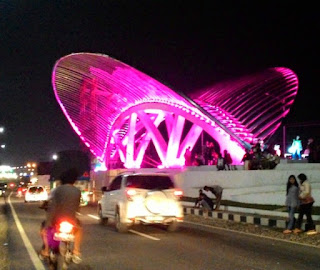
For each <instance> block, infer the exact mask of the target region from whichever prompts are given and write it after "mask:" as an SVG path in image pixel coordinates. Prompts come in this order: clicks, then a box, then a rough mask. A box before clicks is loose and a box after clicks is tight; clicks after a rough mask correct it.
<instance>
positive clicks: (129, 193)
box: [126, 188, 137, 200]
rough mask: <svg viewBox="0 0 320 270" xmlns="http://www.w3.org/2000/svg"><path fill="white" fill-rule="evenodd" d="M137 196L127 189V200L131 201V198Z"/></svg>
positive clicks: (134, 191)
mask: <svg viewBox="0 0 320 270" xmlns="http://www.w3.org/2000/svg"><path fill="white" fill-rule="evenodd" d="M136 194H137V191H136V190H135V189H133V188H130V189H127V191H126V195H127V198H128V200H132V197H133V196H134V195H136Z"/></svg>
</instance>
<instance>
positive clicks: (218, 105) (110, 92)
mask: <svg viewBox="0 0 320 270" xmlns="http://www.w3.org/2000/svg"><path fill="white" fill-rule="evenodd" d="M52 84H53V88H54V92H55V96H56V99H57V101H58V102H59V104H60V106H61V108H62V110H63V112H64V114H65V116H66V117H67V119H68V121H69V122H70V124H71V125H72V127H73V128H74V130H75V132H76V133H77V134H78V135H79V136H80V138H81V139H82V140H83V142H84V143H85V144H86V146H87V147H88V148H89V149H90V151H91V152H92V153H93V154H94V155H95V156H96V157H97V158H98V159H99V160H100V161H101V162H103V163H104V164H105V165H106V167H109V168H111V167H114V164H115V163H117V162H118V164H119V163H122V164H123V165H124V166H125V167H126V168H140V167H141V164H142V162H143V160H144V159H146V158H147V157H148V153H149V152H152V151H148V147H149V150H150V147H152V149H153V152H154V153H156V154H157V156H158V157H157V160H159V164H158V165H159V166H162V167H167V168H169V167H179V166H182V165H184V153H185V151H186V149H187V147H188V146H190V147H191V149H193V148H194V147H195V145H196V143H197V141H198V140H199V138H200V135H201V133H202V132H203V131H205V132H206V134H207V135H209V136H211V137H212V140H214V141H215V142H216V143H217V144H218V145H219V148H220V151H221V152H223V150H227V151H228V152H229V153H230V154H231V156H232V158H233V162H234V164H240V163H241V159H242V157H243V155H244V153H245V149H248V148H250V147H251V143H252V142H254V141H255V140H257V139H262V140H264V141H267V140H268V139H269V138H270V137H271V135H272V134H273V133H274V132H275V131H276V129H277V128H278V127H279V126H280V124H281V121H282V119H283V118H284V117H285V116H286V115H287V114H288V112H289V109H290V107H291V105H292V104H293V102H294V99H295V96H296V94H297V90H298V79H297V76H296V75H295V74H294V72H292V71H291V70H290V69H288V68H270V69H267V70H265V71H264V72H261V73H258V74H253V75H250V76H246V77H243V78H240V79H238V80H233V81H227V82H223V83H219V84H216V85H214V86H212V87H210V88H207V89H202V90H199V91H196V92H194V93H193V94H192V95H189V96H186V95H183V94H181V93H178V92H176V91H174V90H172V89H170V88H169V87H167V86H165V85H163V84H162V83H160V82H158V81H157V80H155V79H153V78H151V77H149V76H147V75H146V74H144V73H142V72H140V71H138V70H136V69H134V68H133V67H130V66H128V65H126V64H124V63H122V62H120V61H118V60H115V59H113V58H111V57H109V56H107V55H102V54H93V53H77V54H71V55H67V56H65V57H63V58H61V59H59V60H58V61H57V63H56V65H55V67H54V70H53V75H52ZM153 159H154V158H153Z"/></svg>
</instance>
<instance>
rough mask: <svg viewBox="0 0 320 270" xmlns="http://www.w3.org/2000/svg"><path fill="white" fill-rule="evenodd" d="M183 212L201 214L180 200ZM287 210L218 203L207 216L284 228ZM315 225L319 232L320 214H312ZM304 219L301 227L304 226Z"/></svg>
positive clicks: (200, 211) (191, 204)
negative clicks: (214, 209) (216, 207)
mask: <svg viewBox="0 0 320 270" xmlns="http://www.w3.org/2000/svg"><path fill="white" fill-rule="evenodd" d="M182 205H183V209H184V213H185V214H191V215H198V216H203V211H202V209H201V208H195V207H194V203H193V202H182ZM287 217H288V213H287V212H280V211H270V210H261V209H252V208H242V207H233V206H227V205H220V209H219V210H218V211H210V212H209V213H208V218H213V219H222V220H230V221H235V222H243V223H248V224H254V225H261V226H268V227H273V228H279V229H285V228H286V224H287ZM312 218H313V220H314V223H315V225H316V231H317V232H320V216H317V215H313V216H312ZM305 224H306V223H305V221H304V222H303V223H302V229H304V228H305Z"/></svg>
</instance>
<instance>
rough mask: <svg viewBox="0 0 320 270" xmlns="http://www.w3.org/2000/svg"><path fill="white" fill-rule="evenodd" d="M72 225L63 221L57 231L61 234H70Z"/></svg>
mask: <svg viewBox="0 0 320 270" xmlns="http://www.w3.org/2000/svg"><path fill="white" fill-rule="evenodd" d="M72 229H73V225H72V224H71V223H69V222H67V221H63V222H61V223H60V224H59V231H60V232H62V233H71V232H72Z"/></svg>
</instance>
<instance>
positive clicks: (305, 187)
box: [293, 173, 317, 235]
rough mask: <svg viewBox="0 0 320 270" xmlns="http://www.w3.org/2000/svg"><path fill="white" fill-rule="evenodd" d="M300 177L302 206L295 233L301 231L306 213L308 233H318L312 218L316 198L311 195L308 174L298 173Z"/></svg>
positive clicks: (306, 229)
mask: <svg viewBox="0 0 320 270" xmlns="http://www.w3.org/2000/svg"><path fill="white" fill-rule="evenodd" d="M298 178H299V180H300V193H299V199H300V207H299V216H298V220H297V224H296V228H295V229H294V231H293V232H294V233H296V234H297V233H301V232H302V230H301V225H302V220H303V216H304V215H306V217H307V224H306V228H305V231H306V232H307V234H308V235H313V234H316V233H317V232H316V230H315V226H314V223H313V220H312V216H311V214H312V206H313V203H314V199H313V197H312V195H311V184H310V182H309V181H308V180H307V176H306V175H305V174H304V173H301V174H299V175H298Z"/></svg>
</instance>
